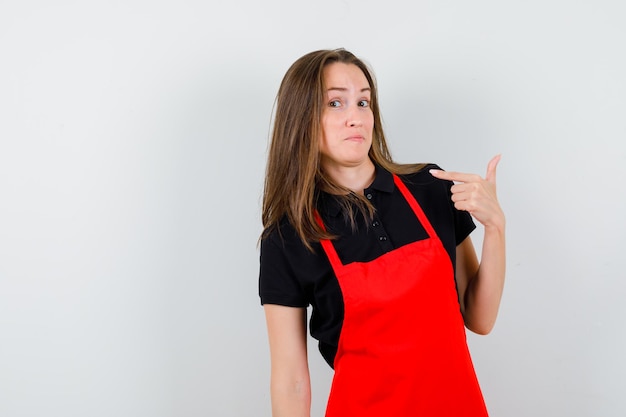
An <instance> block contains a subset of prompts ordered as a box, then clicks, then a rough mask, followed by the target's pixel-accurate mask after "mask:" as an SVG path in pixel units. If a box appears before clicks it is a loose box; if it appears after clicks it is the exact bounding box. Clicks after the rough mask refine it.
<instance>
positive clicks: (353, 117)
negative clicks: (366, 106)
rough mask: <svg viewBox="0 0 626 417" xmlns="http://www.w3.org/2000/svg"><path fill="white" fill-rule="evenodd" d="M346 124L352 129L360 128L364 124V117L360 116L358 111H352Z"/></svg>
mask: <svg viewBox="0 0 626 417" xmlns="http://www.w3.org/2000/svg"><path fill="white" fill-rule="evenodd" d="M346 124H347V125H348V126H350V127H359V126H361V125H362V124H363V120H362V116H361V115H360V114H359V112H358V110H352V111H351V112H350V113H349V114H348V118H347V119H346Z"/></svg>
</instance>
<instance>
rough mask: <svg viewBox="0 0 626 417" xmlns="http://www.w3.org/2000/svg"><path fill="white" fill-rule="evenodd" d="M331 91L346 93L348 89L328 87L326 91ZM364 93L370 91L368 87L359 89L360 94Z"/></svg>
mask: <svg viewBox="0 0 626 417" xmlns="http://www.w3.org/2000/svg"><path fill="white" fill-rule="evenodd" d="M332 90H335V91H348V89H347V88H345V87H330V88H328V89H327V90H326V91H332ZM365 91H372V89H371V88H370V87H365V88H361V93H363V92H365Z"/></svg>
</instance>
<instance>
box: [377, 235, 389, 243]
mask: <svg viewBox="0 0 626 417" xmlns="http://www.w3.org/2000/svg"><path fill="white" fill-rule="evenodd" d="M378 240H380V241H381V242H384V241H386V240H387V236H381V237H379V238H378Z"/></svg>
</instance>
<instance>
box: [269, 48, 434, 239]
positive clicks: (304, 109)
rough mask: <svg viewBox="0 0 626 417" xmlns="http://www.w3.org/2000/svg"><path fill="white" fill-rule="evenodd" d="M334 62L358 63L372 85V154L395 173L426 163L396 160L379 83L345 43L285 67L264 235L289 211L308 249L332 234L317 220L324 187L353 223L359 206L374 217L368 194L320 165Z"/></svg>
mask: <svg viewBox="0 0 626 417" xmlns="http://www.w3.org/2000/svg"><path fill="white" fill-rule="evenodd" d="M335 62H340V63H344V64H352V65H356V66H357V67H358V68H359V69H360V70H361V71H363V74H364V75H365V78H366V79H367V81H368V83H369V85H370V88H371V100H370V107H371V109H372V113H373V115H374V132H373V135H372V146H371V148H370V151H369V157H370V158H371V160H372V161H373V162H374V163H375V164H378V165H380V166H381V167H383V168H385V169H387V170H388V171H391V172H394V173H397V174H408V173H412V172H416V171H418V170H420V169H421V168H422V167H423V166H424V165H423V164H419V165H415V164H411V165H405V164H396V163H394V162H393V160H392V158H391V154H390V152H389V149H388V147H387V142H386V141H385V134H384V132H383V127H382V120H381V116H380V110H379V107H378V94H377V91H376V83H375V80H374V77H373V76H372V73H371V71H370V70H369V68H368V67H367V66H366V65H365V63H363V61H361V60H360V59H359V58H357V57H356V56H354V55H353V54H352V53H351V52H348V51H346V50H345V49H335V50H320V51H315V52H310V53H308V54H306V55H304V56H303V57H301V58H300V59H298V60H297V61H296V62H294V63H293V65H291V67H290V68H289V70H287V73H286V74H285V77H284V78H283V80H282V82H281V84H280V88H279V89H278V94H277V96H276V107H275V108H276V110H275V116H274V128H273V132H272V137H271V142H270V146H269V155H268V161H267V168H266V173H265V189H264V192H263V212H262V221H263V228H264V231H263V235H262V236H261V237H262V238H263V237H266V236H267V235H268V234H269V232H271V231H272V230H273V229H274V228H275V227H277V226H278V224H279V222H280V221H281V219H282V218H283V217H285V216H286V218H287V220H288V221H289V222H290V223H291V225H292V226H293V228H294V229H295V231H296V233H297V234H298V236H299V237H300V239H301V240H302V242H303V243H304V245H305V246H306V247H307V248H308V249H310V250H312V248H311V244H310V243H311V242H312V241H318V240H320V239H332V238H334V236H332V235H331V234H329V233H328V232H326V231H324V230H323V229H322V228H321V227H320V226H319V225H318V223H317V222H316V220H315V212H316V201H317V197H318V193H319V191H321V190H323V191H326V192H329V193H331V194H335V195H337V196H338V198H339V201H340V204H341V206H342V207H343V208H344V209H345V210H344V211H345V213H346V215H347V218H348V219H349V220H350V222H351V223H352V226H353V227H354V225H355V215H356V212H361V213H362V214H363V215H364V216H368V217H370V218H371V217H372V216H373V213H374V207H373V206H372V205H371V203H370V202H369V201H368V200H367V199H365V198H364V197H363V196H361V195H358V194H356V193H354V192H352V191H350V190H349V189H347V188H345V187H342V186H340V185H339V184H337V183H335V182H334V181H333V180H332V179H331V178H330V177H329V176H327V175H325V174H324V172H323V171H322V169H321V165H320V150H319V146H320V145H319V139H320V137H321V134H322V129H321V119H322V111H323V106H324V100H325V94H324V77H323V75H324V68H325V67H326V66H327V65H329V64H332V63H335ZM355 208H356V210H355Z"/></svg>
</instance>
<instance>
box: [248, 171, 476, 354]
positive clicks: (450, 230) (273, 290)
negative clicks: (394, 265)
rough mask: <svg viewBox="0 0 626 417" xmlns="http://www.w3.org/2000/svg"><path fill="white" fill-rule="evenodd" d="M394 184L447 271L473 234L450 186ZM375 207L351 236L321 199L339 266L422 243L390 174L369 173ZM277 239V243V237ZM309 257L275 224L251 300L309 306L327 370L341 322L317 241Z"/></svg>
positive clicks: (418, 176)
mask: <svg viewBox="0 0 626 417" xmlns="http://www.w3.org/2000/svg"><path fill="white" fill-rule="evenodd" d="M430 168H437V169H439V168H438V167H437V166H436V165H430V166H427V167H426V168H424V169H423V170H421V171H419V172H417V173H415V174H410V175H402V176H400V178H401V179H402V181H403V182H404V183H405V184H406V186H407V188H408V189H409V191H410V192H411V193H412V194H413V196H414V197H415V199H416V200H417V202H418V203H419V205H420V206H421V207H422V210H424V213H425V214H426V216H427V217H428V219H429V221H430V222H431V224H432V225H433V227H434V229H435V231H436V232H437V235H438V236H439V238H440V239H441V241H442V243H443V245H444V247H445V249H446V251H447V252H448V255H449V256H450V259H451V261H452V264H453V265H455V260H456V259H455V258H456V257H455V254H456V246H457V245H458V244H459V243H461V242H462V241H463V240H464V239H465V238H466V237H467V236H468V235H469V234H470V233H471V232H472V231H473V230H474V228H475V227H476V226H475V225H474V222H473V221H472V218H471V216H470V215H469V213H467V212H462V211H458V210H456V209H455V208H454V205H453V203H452V201H451V200H450V196H451V194H450V187H451V185H452V183H451V182H447V181H442V180H438V179H436V178H434V177H433V176H432V175H431V174H430V173H429V172H428V170H429V169H430ZM364 193H365V195H366V197H367V198H369V199H370V201H371V202H372V203H373V205H374V207H375V208H376V214H375V217H374V219H373V221H370V220H369V219H367V220H366V219H364V218H363V217H361V216H359V217H358V218H357V230H356V231H353V230H352V228H351V226H350V224H349V223H347V222H346V219H345V216H344V215H343V214H342V213H341V209H340V206H339V204H338V203H337V201H336V200H335V198H334V197H333V196H332V195H329V194H324V193H322V195H321V198H320V201H319V204H318V211H319V213H320V216H321V217H322V219H323V221H324V224H325V226H326V228H327V229H328V230H329V231H330V232H331V233H333V234H335V235H337V236H339V238H338V239H336V240H334V241H333V244H334V246H335V248H336V250H337V253H338V255H339V258H340V259H341V262H342V263H343V264H348V263H351V262H368V261H371V260H373V259H376V258H377V257H379V256H380V255H382V254H384V253H386V252H389V251H391V250H394V249H395V248H399V247H401V246H404V245H406V244H408V243H412V242H415V241H418V240H422V239H425V238H427V237H428V235H427V233H426V231H425V230H424V228H423V227H422V225H421V224H420V222H419V221H418V219H417V217H415V214H414V213H413V211H412V210H411V207H410V206H409V204H408V203H407V202H406V200H405V199H404V197H403V196H402V194H401V192H400V190H398V189H397V188H396V186H395V184H394V182H393V176H392V174H391V173H390V172H388V171H386V170H384V169H383V168H381V167H376V177H375V179H374V182H373V183H372V185H371V186H369V187H368V188H367V189H365V190H364ZM281 235H282V236H281ZM313 249H314V252H313V253H311V252H310V251H309V250H307V249H306V247H305V246H304V245H303V244H302V242H301V241H300V238H299V237H298V236H297V234H296V232H295V230H294V229H293V227H292V226H291V225H290V224H289V223H288V222H287V221H283V222H282V223H281V225H280V233H279V231H278V230H274V231H273V232H272V233H271V234H270V235H269V236H268V237H267V238H265V239H263V240H262V242H261V255H260V275H259V295H260V297H261V303H262V304H279V305H285V306H291V307H307V306H308V305H311V306H312V315H311V320H310V325H309V327H310V332H311V335H312V336H313V337H314V338H315V339H317V340H319V348H320V352H321V353H322V356H323V357H324V359H326V361H327V362H328V364H329V365H331V366H332V365H333V361H334V357H335V353H336V351H337V344H338V341H339V335H340V332H341V325H342V322H343V299H342V295H341V289H340V287H339V283H338V281H337V278H336V277H335V274H334V272H333V270H332V267H331V265H330V262H329V261H328V258H327V257H326V254H325V253H324V250H323V249H322V246H321V244H320V243H319V242H315V243H313Z"/></svg>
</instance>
